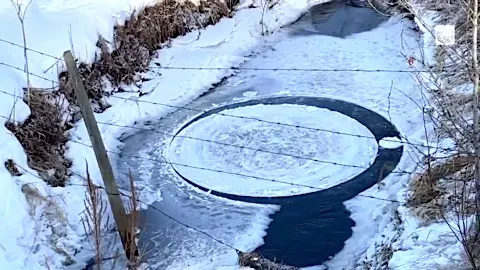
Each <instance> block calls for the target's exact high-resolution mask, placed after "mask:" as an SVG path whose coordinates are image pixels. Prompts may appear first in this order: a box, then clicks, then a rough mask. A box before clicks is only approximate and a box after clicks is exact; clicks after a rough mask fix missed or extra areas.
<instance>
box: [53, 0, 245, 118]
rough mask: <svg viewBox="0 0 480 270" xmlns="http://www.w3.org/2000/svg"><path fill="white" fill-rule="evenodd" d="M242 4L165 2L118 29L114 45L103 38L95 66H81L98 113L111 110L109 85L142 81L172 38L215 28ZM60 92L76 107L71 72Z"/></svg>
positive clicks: (206, 0) (62, 77) (235, 0)
mask: <svg viewBox="0 0 480 270" xmlns="http://www.w3.org/2000/svg"><path fill="white" fill-rule="evenodd" d="M236 4H238V0H229V1H227V2H224V1H221V0H201V1H200V3H199V4H198V5H196V4H194V3H192V2H190V1H188V0H187V1H176V0H164V1H161V2H159V3H158V4H156V5H153V6H150V7H145V8H144V9H142V10H140V11H139V12H133V13H132V15H131V16H130V18H129V19H128V20H126V21H125V23H124V24H123V25H116V26H115V28H114V38H113V43H109V42H108V41H107V40H106V39H104V38H103V37H99V39H98V42H97V47H98V48H99V51H100V52H99V53H98V54H96V56H95V61H94V63H92V64H86V63H80V64H79V70H80V75H81V76H82V77H83V79H84V84H85V87H86V89H87V91H88V95H89V97H90V98H91V99H92V102H93V103H94V104H95V107H96V110H97V112H101V111H103V110H105V109H106V108H108V105H107V104H105V102H103V101H102V97H104V96H108V95H109V94H110V93H108V92H106V89H105V88H106V86H107V82H106V81H105V79H106V80H108V82H109V83H110V84H111V85H112V86H113V87H118V86H121V85H129V84H132V83H136V82H139V81H141V77H140V76H139V75H138V74H139V73H141V72H145V71H147V70H148V67H149V65H150V60H151V58H152V57H153V56H155V55H156V54H157V52H158V50H159V49H161V48H162V46H164V45H168V44H166V42H167V41H169V40H170V39H172V38H175V37H178V36H182V35H185V34H186V33H188V32H190V31H193V30H196V29H201V28H204V27H206V26H208V25H213V24H215V23H217V22H218V21H220V19H222V18H223V17H229V16H230V15H231V13H232V8H233V6H235V5H236ZM59 79H60V91H61V92H62V93H64V94H65V96H66V97H67V99H68V100H69V102H71V103H72V104H75V98H74V91H73V89H72V87H71V84H70V83H69V81H70V78H69V76H68V73H67V72H62V73H61V74H60V75H59Z"/></svg>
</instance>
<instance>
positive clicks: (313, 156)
mask: <svg viewBox="0 0 480 270" xmlns="http://www.w3.org/2000/svg"><path fill="white" fill-rule="evenodd" d="M224 114H227V115H233V116H238V117H242V118H232V117H225V116H224ZM245 118H248V119H245ZM252 119H259V120H264V121H273V122H279V123H283V124H286V125H291V126H285V125H275V124H266V123H265V122H261V121H256V120H252ZM296 126H300V127H308V129H305V128H303V129H302V128H298V127H296ZM326 127H328V130H329V132H326V131H318V130H315V129H322V128H323V129H325V128H326ZM339 133H340V134H339ZM342 133H343V134H352V136H345V135H341V134H342ZM355 135H356V136H358V137H355ZM191 138H199V139H203V140H204V141H198V140H193V139H191ZM212 141H214V142H219V143H220V144H219V143H212ZM229 145H230V147H229ZM231 145H234V146H237V147H234V146H231ZM238 146H243V147H245V148H243V147H238ZM257 149H260V151H257ZM262 150H263V151H262ZM169 152H170V156H171V157H170V161H171V162H172V163H174V165H173V166H174V167H176V170H177V171H179V172H180V173H181V174H182V175H183V176H184V177H187V178H188V179H190V180H192V181H194V182H196V183H197V184H199V185H201V186H203V187H206V188H209V189H212V190H216V191H221V192H226V193H230V192H233V193H234V194H237V195H250V196H267V197H271V196H285V195H297V194H302V193H308V192H315V191H318V190H322V189H326V188H329V187H332V186H335V185H338V184H340V183H342V182H344V181H347V180H349V179H351V178H353V177H354V176H356V175H358V174H360V173H361V172H363V171H364V170H366V169H367V168H368V167H369V166H370V165H371V164H372V163H373V160H374V159H375V157H376V153H377V142H376V141H375V137H373V135H372V134H371V133H370V131H369V130H368V129H367V128H366V127H364V126H363V125H361V124H360V123H358V122H357V121H356V120H354V119H352V118H349V117H347V116H345V115H343V114H341V113H338V112H334V111H330V110H327V109H320V108H317V107H312V106H301V105H290V104H283V105H254V106H246V107H240V108H236V109H230V110H225V111H222V115H212V116H208V117H206V118H202V119H200V120H198V121H196V122H194V123H193V124H192V125H189V126H188V127H187V128H186V129H184V130H182V131H181V132H180V134H179V136H177V137H176V138H175V139H174V140H173V144H172V145H171V146H170V147H169ZM272 153H277V154H272ZM278 153H280V154H278ZM281 154H283V155H281ZM299 157H301V158H299ZM339 161H341V163H342V164H343V165H344V166H339V165H338V162H339ZM177 164H188V165H189V166H192V167H197V168H208V169H211V170H215V171H208V170H199V169H196V168H192V167H185V166H181V165H177ZM218 171H223V172H225V171H226V172H229V173H237V174H240V175H231V174H225V173H221V172H218ZM245 175H247V176H253V177H255V178H252V177H245ZM259 178H261V179H272V181H268V180H264V181H265V183H262V184H261V185H259V183H258V181H259ZM273 181H275V182H273ZM282 182H283V183H282ZM285 183H293V184H297V186H292V185H291V184H285ZM301 185H304V186H301Z"/></svg>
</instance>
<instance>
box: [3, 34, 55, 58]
mask: <svg viewBox="0 0 480 270" xmlns="http://www.w3.org/2000/svg"><path fill="white" fill-rule="evenodd" d="M0 42H3V43H7V44H10V45H12V46H15V47H19V48H22V49H25V50H27V51H31V52H34V53H37V54H40V55H43V56H46V57H50V58H53V59H55V60H58V61H61V60H63V58H61V57H56V56H53V55H51V54H48V53H45V52H41V51H39V50H35V49H32V48H29V47H25V46H24V45H22V44H18V43H15V42H13V41H9V40H6V39H3V38H0Z"/></svg>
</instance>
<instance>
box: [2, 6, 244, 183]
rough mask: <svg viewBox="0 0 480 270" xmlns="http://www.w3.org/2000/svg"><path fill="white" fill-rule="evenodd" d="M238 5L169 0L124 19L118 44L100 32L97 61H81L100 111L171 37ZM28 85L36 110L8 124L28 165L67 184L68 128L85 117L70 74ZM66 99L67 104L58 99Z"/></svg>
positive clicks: (201, 25)
mask: <svg viewBox="0 0 480 270" xmlns="http://www.w3.org/2000/svg"><path fill="white" fill-rule="evenodd" d="M236 4H238V0H227V2H224V1H222V0H202V1H200V3H199V4H198V5H195V4H193V3H192V2H190V1H175V0H164V1H161V2H159V3H158V4H156V5H153V6H150V7H145V8H143V9H142V10H140V11H138V12H133V13H132V15H131V16H130V18H129V19H127V20H126V21H125V23H124V24H118V25H116V26H115V28H114V41H113V43H109V42H108V41H107V40H106V39H104V38H103V37H99V39H98V41H97V47H98V48H99V52H98V53H97V54H96V56H95V61H94V62H93V63H91V64H87V63H79V64H78V68H79V72H80V75H81V76H82V78H83V81H84V84H85V87H86V89H87V92H88V97H89V98H90V99H91V101H92V105H93V107H94V110H95V112H97V113H98V112H102V111H104V110H106V109H107V108H108V107H109V105H108V104H107V103H106V102H105V101H104V100H103V99H102V98H103V97H104V96H108V95H109V94H110V93H109V92H107V91H106V87H107V84H108V83H110V84H111V85H113V86H114V87H118V86H120V85H129V84H132V83H135V82H139V81H141V77H140V76H139V75H138V74H139V73H141V72H145V71H147V70H148V67H149V65H150V61H151V59H152V57H153V56H155V55H156V53H157V51H158V50H159V49H161V47H162V45H167V44H166V43H167V41H169V40H170V39H171V38H175V37H178V36H182V35H185V34H186V33H188V32H190V31H192V30H195V29H201V28H204V27H206V26H208V25H212V24H215V23H217V22H218V21H219V20H220V19H221V18H223V17H228V16H230V15H231V13H232V10H233V7H234V6H235V5H236ZM29 90H30V94H29V95H30V97H29V102H28V104H29V106H30V110H31V115H30V116H29V118H28V119H27V120H26V121H25V122H24V123H17V122H15V121H14V120H12V121H11V122H9V123H8V124H6V126H7V128H8V129H9V130H10V131H11V132H12V133H13V134H15V136H16V137H17V139H18V140H19V141H20V143H21V144H22V146H23V148H24V149H25V152H26V153H27V157H28V164H29V166H30V167H31V168H33V169H35V170H37V171H39V173H40V175H41V176H42V178H43V179H44V180H45V181H46V182H47V183H49V184H50V185H52V186H64V185H65V181H66V180H67V179H68V169H69V168H70V166H71V162H70V161H69V160H67V159H66V158H65V157H64V155H65V144H66V143H67V141H68V134H67V130H68V129H70V128H71V126H72V125H71V123H72V122H73V123H74V122H76V121H78V120H79V119H81V115H80V113H79V110H78V108H77V106H75V105H77V102H76V99H75V95H74V90H73V88H72V84H71V83H70V77H69V75H68V72H66V71H64V72H61V73H60V74H59V89H58V91H43V90H40V89H29ZM65 99H66V100H67V101H68V102H65V103H66V106H64V104H59V103H58V101H59V100H65ZM64 118H68V119H69V122H68V123H67V122H65V121H64ZM7 165H8V164H5V166H7ZM9 168H10V169H12V171H11V173H13V174H15V173H16V172H15V171H13V167H11V166H10V167H9Z"/></svg>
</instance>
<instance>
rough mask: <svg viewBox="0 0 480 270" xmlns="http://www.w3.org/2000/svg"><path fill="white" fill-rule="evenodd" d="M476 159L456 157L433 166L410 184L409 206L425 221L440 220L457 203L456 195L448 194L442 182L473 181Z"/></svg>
mask: <svg viewBox="0 0 480 270" xmlns="http://www.w3.org/2000/svg"><path fill="white" fill-rule="evenodd" d="M474 161H475V157H472V156H459V155H455V156H452V157H450V158H449V159H447V160H444V161H442V162H440V163H437V164H433V165H432V166H431V167H430V168H428V169H427V170H426V171H425V172H424V173H422V174H421V175H419V176H417V177H415V178H414V179H413V180H412V181H411V182H410V191H411V192H412V193H411V194H410V196H409V198H408V205H409V206H410V207H412V209H413V212H414V213H415V214H416V215H417V216H419V217H421V218H422V219H424V220H428V221H431V220H438V219H440V218H441V217H442V215H441V214H442V211H444V210H446V209H445V208H449V207H451V206H452V204H455V203H456V202H457V199H456V198H455V194H453V195H452V194H449V195H448V196H444V195H446V194H447V191H446V188H447V186H446V185H445V184H444V183H441V181H442V180H448V181H449V182H450V181H463V180H465V179H472V176H473V167H472V164H473V163H474Z"/></svg>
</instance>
